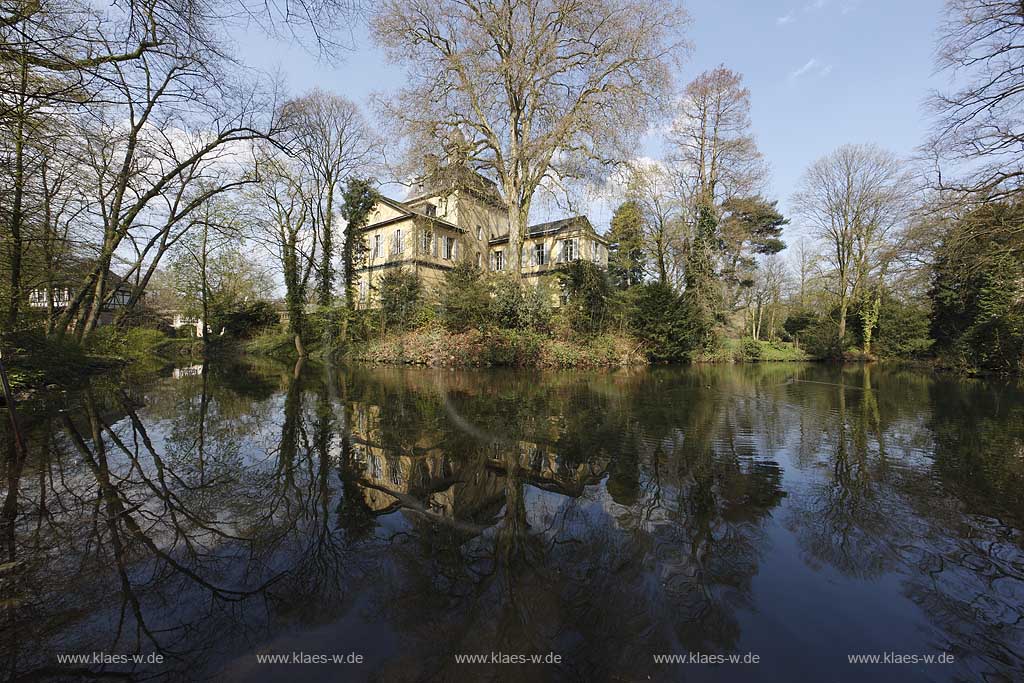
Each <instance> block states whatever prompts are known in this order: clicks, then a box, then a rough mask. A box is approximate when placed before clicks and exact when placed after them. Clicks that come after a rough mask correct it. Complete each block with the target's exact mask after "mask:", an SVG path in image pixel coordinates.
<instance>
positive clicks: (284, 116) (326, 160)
mask: <svg viewBox="0 0 1024 683" xmlns="http://www.w3.org/2000/svg"><path fill="white" fill-rule="evenodd" d="M281 125H282V128H283V134H282V135H281V136H280V138H281V141H282V143H283V144H285V145H286V146H287V147H288V148H289V150H290V152H291V153H292V154H293V155H294V158H295V159H296V161H297V162H298V163H299V164H301V165H302V166H303V168H304V171H305V173H306V174H308V176H309V179H310V183H309V187H310V189H311V191H312V192H313V196H312V198H311V199H312V204H313V206H312V209H313V215H312V216H311V219H312V220H314V221H315V222H316V224H317V229H316V234H317V236H318V239H319V240H320V264H319V266H318V268H317V299H318V301H319V303H320V305H321V306H329V305H331V304H332V303H333V300H334V265H333V258H334V241H335V217H336V216H337V214H338V208H337V206H336V205H337V202H338V199H339V198H340V195H341V184H342V183H343V182H344V181H345V180H346V179H348V178H349V177H351V176H352V175H353V174H354V173H355V172H356V171H359V172H360V173H361V174H362V175H368V174H369V173H368V172H372V170H373V169H374V167H375V166H376V164H377V163H378V162H379V161H380V153H381V145H380V140H379V139H378V138H377V136H376V135H375V134H374V132H373V131H372V130H371V129H370V126H369V125H368V124H367V122H366V119H365V118H364V117H363V115H362V112H360V111H359V106H358V105H356V104H355V103H354V102H352V101H350V100H348V99H346V98H344V97H341V96H340V95H334V94H330V93H326V92H323V91H321V90H313V91H312V92H310V93H308V94H307V95H304V96H302V97H299V98H297V99H294V100H291V101H289V102H286V103H285V104H284V106H283V107H282V112H281Z"/></svg>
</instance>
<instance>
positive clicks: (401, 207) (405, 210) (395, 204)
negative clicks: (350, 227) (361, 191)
mask: <svg viewBox="0 0 1024 683" xmlns="http://www.w3.org/2000/svg"><path fill="white" fill-rule="evenodd" d="M380 201H381V202H382V203H384V204H387V205H388V206H390V207H391V208H393V209H397V210H398V211H401V214H399V215H398V216H392V217H391V218H385V219H384V220H382V221H377V222H375V223H369V224H368V225H364V226H363V227H361V228H360V229H359V231H360V232H364V231H366V230H375V229H376V228H379V227H381V226H383V225H390V224H392V223H398V222H400V221H404V220H407V219H409V218H415V217H419V218H425V219H426V220H428V221H430V222H432V223H435V224H437V225H441V226H443V227H445V228H448V229H449V230H455V231H457V232H466V229H465V228H462V227H459V226H458V225H455V224H454V223H450V222H448V221H446V220H444V219H443V218H438V217H437V216H428V215H427V214H425V213H423V212H422V211H418V210H416V209H413V208H411V207H410V206H409V205H408V203H407V202H400V201H398V200H397V199H391V198H390V197H385V196H384V195H380Z"/></svg>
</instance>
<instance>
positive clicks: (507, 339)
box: [349, 328, 647, 368]
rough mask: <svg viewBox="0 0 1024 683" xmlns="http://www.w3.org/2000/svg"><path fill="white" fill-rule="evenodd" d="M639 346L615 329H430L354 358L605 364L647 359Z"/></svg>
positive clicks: (368, 347) (372, 345) (445, 363)
mask: <svg viewBox="0 0 1024 683" xmlns="http://www.w3.org/2000/svg"><path fill="white" fill-rule="evenodd" d="M640 347H641V345H640V344H639V343H638V342H637V341H636V340H635V339H633V338H631V337H628V336H624V335H615V334H603V335H598V336H596V337H593V338H589V339H574V340H563V339H556V338H554V337H551V336H548V335H545V334H539V333H536V332H529V331H524V330H506V329H491V330H476V329H471V330H467V331H465V332H458V333H450V332H446V331H444V330H442V329H436V328H425V329H418V330H412V331H409V332H403V333H399V334H395V335H389V336H387V337H384V338H383V339H379V340H372V341H370V342H367V343H366V344H365V345H363V346H362V347H361V348H358V349H355V350H353V351H352V352H351V353H350V354H349V357H350V358H352V359H354V360H360V361H365V362H371V363H393V364H409V365H427V366H439V367H492V366H504V367H541V368H601V367H623V366H629V365H644V364H646V363H647V359H646V357H645V355H644V353H643V351H642V349H641V348H640Z"/></svg>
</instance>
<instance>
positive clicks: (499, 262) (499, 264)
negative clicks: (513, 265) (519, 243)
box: [494, 249, 505, 270]
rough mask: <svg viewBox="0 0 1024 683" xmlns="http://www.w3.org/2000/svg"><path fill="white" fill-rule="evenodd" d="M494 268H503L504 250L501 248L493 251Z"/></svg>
mask: <svg viewBox="0 0 1024 683" xmlns="http://www.w3.org/2000/svg"><path fill="white" fill-rule="evenodd" d="M494 269H495V270H505V252H504V251H502V250H501V249H498V250H497V251H496V252H494Z"/></svg>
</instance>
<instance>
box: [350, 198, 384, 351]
mask: <svg viewBox="0 0 1024 683" xmlns="http://www.w3.org/2000/svg"><path fill="white" fill-rule="evenodd" d="M379 199H380V194H378V192H377V190H376V189H375V188H374V183H373V181H372V180H369V179H367V178H349V179H348V181H347V182H346V183H345V189H344V191H343V192H342V201H343V202H344V203H343V204H342V207H341V217H342V218H344V219H345V222H346V225H345V239H344V242H343V243H342V246H341V269H342V279H343V280H344V285H345V308H346V311H347V313H348V315H347V316H346V317H345V320H344V321H343V323H342V335H341V336H342V339H343V340H345V341H348V321H349V320H350V319H351V318H352V317H353V315H354V314H355V305H356V269H357V268H358V267H359V265H360V264H361V263H362V261H363V258H364V257H365V256H366V243H365V241H364V240H363V235H362V232H361V229H362V228H363V227H364V226H365V225H366V223H367V221H368V220H369V218H370V211H372V210H373V207H374V205H375V204H376V203H377V201H378V200H379Z"/></svg>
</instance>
